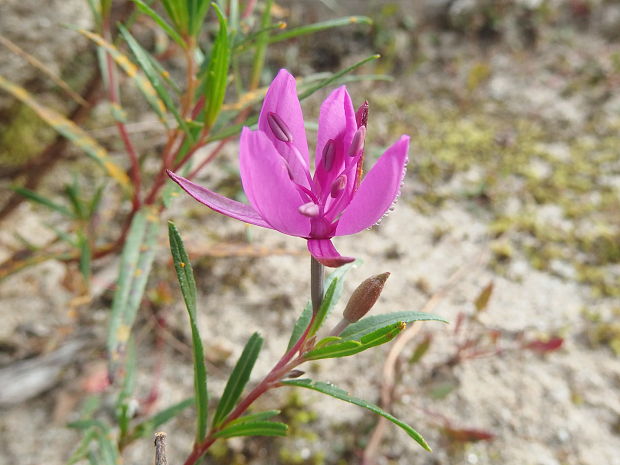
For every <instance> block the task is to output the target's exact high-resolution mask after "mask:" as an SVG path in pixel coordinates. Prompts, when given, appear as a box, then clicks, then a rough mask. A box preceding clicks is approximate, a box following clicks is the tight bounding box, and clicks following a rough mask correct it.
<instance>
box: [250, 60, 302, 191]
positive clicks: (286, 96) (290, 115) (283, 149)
mask: <svg viewBox="0 0 620 465" xmlns="http://www.w3.org/2000/svg"><path fill="white" fill-rule="evenodd" d="M270 113H275V115H277V116H275V119H274V116H273V115H272V116H271V118H270V116H269V114H270ZM270 119H271V125H270V124H269V123H270ZM274 122H277V123H284V124H285V125H286V129H287V131H285V132H286V134H287V135H290V136H292V139H293V140H292V142H285V141H283V140H282V139H283V138H282V137H277V134H276V133H274V130H273V129H272V126H273V125H274ZM258 129H259V130H261V131H263V132H264V133H265V134H267V136H268V137H269V140H271V142H272V144H273V145H274V147H275V148H276V150H277V151H278V152H279V153H280V154H281V155H282V156H283V157H284V158H285V159H286V161H287V162H288V163H289V166H290V167H291V173H292V174H293V179H295V181H296V182H297V183H299V184H301V185H303V186H305V187H310V184H309V182H308V172H309V171H308V166H309V163H308V142H307V140H306V129H305V127H304V117H303V114H302V111H301V105H300V103H299V98H298V97H297V83H296V81H295V78H294V77H293V76H292V75H291V74H290V73H289V72H288V71H286V70H285V69H281V70H280V72H279V73H278V75H277V76H276V77H275V79H274V80H273V82H272V83H271V85H270V86H269V90H268V91H267V95H265V100H264V102H263V107H262V109H261V112H260V116H259V118H258Z"/></svg>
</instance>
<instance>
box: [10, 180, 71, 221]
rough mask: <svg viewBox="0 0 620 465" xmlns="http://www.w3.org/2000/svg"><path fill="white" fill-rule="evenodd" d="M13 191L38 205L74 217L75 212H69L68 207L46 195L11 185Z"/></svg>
mask: <svg viewBox="0 0 620 465" xmlns="http://www.w3.org/2000/svg"><path fill="white" fill-rule="evenodd" d="M13 191H15V192H17V193H18V194H19V195H21V196H22V197H25V198H26V199H28V200H30V201H31V202H34V203H38V204H40V205H43V206H44V207H47V208H49V209H50V210H54V211H57V212H58V213H60V214H62V215H64V216H66V217H68V218H75V214H74V213H73V212H71V211H70V210H69V209H68V208H66V207H64V206H63V205H60V204H59V203H56V202H54V201H52V200H50V199H49V198H48V197H44V196H42V195H40V194H38V193H36V192H35V191H32V190H30V189H26V188H25V187H13Z"/></svg>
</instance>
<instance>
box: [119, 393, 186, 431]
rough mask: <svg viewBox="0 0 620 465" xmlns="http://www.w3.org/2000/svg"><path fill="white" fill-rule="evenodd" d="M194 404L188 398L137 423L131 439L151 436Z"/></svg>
mask: <svg viewBox="0 0 620 465" xmlns="http://www.w3.org/2000/svg"><path fill="white" fill-rule="evenodd" d="M194 403H195V400H194V399H193V398H189V399H185V400H182V401H181V402H177V403H176V404H173V405H171V406H170V407H167V408H165V409H163V410H161V411H160V412H157V413H156V414H155V415H153V416H152V417H150V418H148V419H146V420H144V421H142V422H140V423H138V424H137V425H136V426H135V428H134V429H133V432H132V434H131V437H132V438H133V439H139V438H144V437H150V436H152V435H153V433H154V432H155V430H156V429H157V428H159V427H160V426H161V425H163V424H164V423H167V422H168V421H170V420H172V419H173V418H174V417H176V416H177V415H179V413H181V412H182V411H183V410H185V409H186V408H187V407H189V406H191V405H194Z"/></svg>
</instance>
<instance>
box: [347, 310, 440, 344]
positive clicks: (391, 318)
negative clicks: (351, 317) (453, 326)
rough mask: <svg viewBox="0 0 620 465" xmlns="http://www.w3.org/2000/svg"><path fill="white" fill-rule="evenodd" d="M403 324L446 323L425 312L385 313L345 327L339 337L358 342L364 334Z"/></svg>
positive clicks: (438, 317)
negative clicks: (399, 323) (417, 322)
mask: <svg viewBox="0 0 620 465" xmlns="http://www.w3.org/2000/svg"><path fill="white" fill-rule="evenodd" d="M401 321H402V322H404V323H406V324H409V323H411V322H414V321H441V322H443V323H447V321H446V320H444V319H443V318H441V317H440V316H437V315H433V314H432V313H425V312H395V313H386V314H384V315H373V316H367V317H366V318H362V319H361V320H359V321H358V322H356V323H352V324H350V325H349V326H347V327H346V328H345V329H344V331H342V333H340V337H341V338H342V339H343V340H360V338H362V337H363V336H365V335H366V334H370V333H372V332H373V331H376V330H378V329H380V328H383V327H385V326H387V325H390V324H394V323H398V322H401Z"/></svg>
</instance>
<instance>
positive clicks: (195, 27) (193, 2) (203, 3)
mask: <svg viewBox="0 0 620 465" xmlns="http://www.w3.org/2000/svg"><path fill="white" fill-rule="evenodd" d="M231 3H232V2H231ZM210 5H211V1H210V0H189V1H188V13H189V33H190V35H192V36H194V37H196V36H197V35H198V34H199V33H200V29H201V28H202V24H203V23H204V20H205V17H206V16H207V12H208V11H209V6H210Z"/></svg>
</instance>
